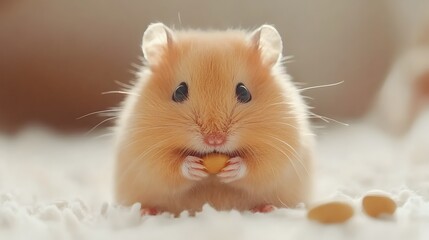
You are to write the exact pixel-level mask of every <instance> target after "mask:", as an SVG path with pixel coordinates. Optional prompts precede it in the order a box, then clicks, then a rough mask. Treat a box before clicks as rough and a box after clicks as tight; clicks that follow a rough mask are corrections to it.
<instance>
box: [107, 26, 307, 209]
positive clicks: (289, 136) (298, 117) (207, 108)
mask: <svg viewBox="0 0 429 240" xmlns="http://www.w3.org/2000/svg"><path fill="white" fill-rule="evenodd" d="M142 48H143V52H144V56H145V58H146V60H147V66H145V67H143V68H142V70H141V73H140V76H139V79H138V81H137V82H136V84H135V86H134V87H133V89H132V90H131V94H130V95H129V96H128V97H127V99H126V101H125V103H124V110H123V112H122V114H121V116H120V120H119V122H118V148H117V150H118V151H117V152H118V153H117V166H116V185H115V187H116V199H117V201H118V202H119V203H121V204H125V205H129V204H133V203H135V202H140V203H141V204H142V208H146V209H156V210H158V211H168V212H172V213H174V214H179V213H180V212H182V211H183V210H189V211H191V212H195V211H199V210H200V209H201V207H202V206H203V205H204V204H205V203H209V204H210V205H212V206H213V207H214V208H216V209H218V210H229V209H237V210H250V209H254V208H258V207H260V206H265V205H273V206H275V207H294V206H296V204H298V203H300V202H306V201H307V200H308V195H309V193H310V185H311V184H310V182H311V181H310V179H311V162H312V151H313V135H312V134H311V130H310V127H309V123H308V119H307V107H306V105H305V104H304V102H303V100H302V98H301V96H300V95H299V91H298V90H297V89H296V87H295V86H294V85H293V83H292V82H291V80H290V78H289V77H288V75H286V74H285V73H284V72H283V69H282V66H281V64H280V63H279V59H280V58H281V50H282V43H281V39H280V36H279V35H278V33H277V31H276V30H275V29H274V28H272V27H270V26H266V25H265V26H262V27H261V28H259V29H258V30H256V31H254V32H253V33H246V32H244V31H232V30H230V31H224V32H216V31H211V32H210V31H209V32H204V31H185V32H173V31H172V30H170V29H169V28H167V27H166V26H164V25H162V24H153V25H150V26H149V28H148V29H147V30H146V32H145V35H144V37H143V46H142ZM213 152H218V153H223V154H226V155H228V156H230V158H231V159H230V161H229V162H228V165H227V166H226V167H225V168H224V169H223V170H222V171H221V172H220V173H219V174H217V175H209V174H208V173H207V172H206V171H205V169H204V166H203V165H202V164H201V161H200V160H201V158H202V156H204V155H206V154H209V153H213Z"/></svg>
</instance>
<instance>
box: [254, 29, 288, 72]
mask: <svg viewBox="0 0 429 240" xmlns="http://www.w3.org/2000/svg"><path fill="white" fill-rule="evenodd" d="M250 41H251V43H252V44H253V45H254V46H255V47H256V48H258V49H259V51H260V52H261V56H262V58H263V61H264V62H265V63H267V64H269V65H271V66H272V65H274V64H276V63H277V62H278V61H279V60H280V59H281V57H282V50H283V44H282V38H281V37H280V34H279V32H277V30H276V29H275V28H274V27H273V26H271V25H262V26H261V27H260V28H258V29H256V30H255V31H254V32H253V33H252V34H251V35H250Z"/></svg>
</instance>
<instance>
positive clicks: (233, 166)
mask: <svg viewBox="0 0 429 240" xmlns="http://www.w3.org/2000/svg"><path fill="white" fill-rule="evenodd" d="M246 173H247V166H246V163H245V162H244V160H243V159H242V158H241V157H234V158H231V159H229V160H228V161H227V162H226V167H224V168H223V169H222V170H221V171H220V173H218V174H216V176H217V177H218V178H219V181H221V182H223V183H230V182H233V181H236V180H239V179H241V178H243V177H244V176H246Z"/></svg>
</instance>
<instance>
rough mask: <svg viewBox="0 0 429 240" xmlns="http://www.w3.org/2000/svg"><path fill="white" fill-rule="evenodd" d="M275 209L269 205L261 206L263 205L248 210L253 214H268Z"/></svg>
mask: <svg viewBox="0 0 429 240" xmlns="http://www.w3.org/2000/svg"><path fill="white" fill-rule="evenodd" d="M275 209H276V207H274V206H273V205H271V204H263V205H259V206H257V207H254V208H252V209H250V211H252V212H253V213H258V212H259V213H269V212H272V211H274V210H275Z"/></svg>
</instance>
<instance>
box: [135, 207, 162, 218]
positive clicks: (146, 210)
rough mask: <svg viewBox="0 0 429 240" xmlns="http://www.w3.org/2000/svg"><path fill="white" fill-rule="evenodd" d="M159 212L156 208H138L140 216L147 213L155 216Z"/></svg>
mask: <svg viewBox="0 0 429 240" xmlns="http://www.w3.org/2000/svg"><path fill="white" fill-rule="evenodd" d="M161 213H162V212H161V211H159V210H158V209H156V208H142V209H140V215H142V216H147V215H150V216H156V215H159V214H161Z"/></svg>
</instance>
